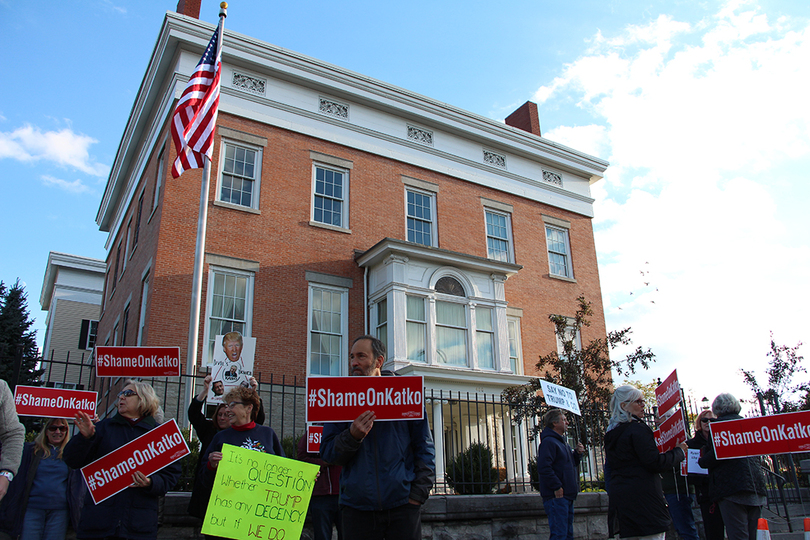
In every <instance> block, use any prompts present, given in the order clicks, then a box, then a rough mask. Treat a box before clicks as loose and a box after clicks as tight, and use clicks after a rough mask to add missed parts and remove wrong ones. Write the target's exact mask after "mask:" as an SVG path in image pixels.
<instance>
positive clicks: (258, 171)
mask: <svg viewBox="0 0 810 540" xmlns="http://www.w3.org/2000/svg"><path fill="white" fill-rule="evenodd" d="M218 130H219V131H220V133H222V129H221V128H218ZM228 145H231V146H241V147H242V148H246V149H249V150H253V151H254V152H256V163H255V164H254V166H253V170H254V173H255V178H254V180H253V197H252V199H251V201H250V206H243V205H241V204H235V203H232V202H230V201H223V200H222V199H220V195H221V193H222V172H223V171H224V169H225V147H226V146H228ZM263 151H264V150H263V148H262V147H261V146H257V145H255V144H251V143H249V142H246V141H242V140H238V139H235V138H234V139H230V138H225V136H224V135H223V137H222V140H221V141H220V145H219V164H218V170H217V190H216V193H215V195H214V204H215V205H216V206H223V207H226V208H233V209H234V210H245V211H253V212H254V213H258V211H259V201H260V199H261V187H262V186H261V184H262V153H263Z"/></svg>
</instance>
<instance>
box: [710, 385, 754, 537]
mask: <svg viewBox="0 0 810 540" xmlns="http://www.w3.org/2000/svg"><path fill="white" fill-rule="evenodd" d="M741 410H742V407H741V406H740V402H739V400H737V398H735V397H734V396H732V395H731V394H727V393H724V394H720V395H718V396H717V397H716V398H714V401H713V402H712V412H713V413H714V414H715V415H717V418H716V419H714V420H712V422H711V423H712V424H714V423H715V422H724V421H726V420H740V419H742V416H740V411H741ZM698 464H699V465H700V466H701V467H703V468H704V469H709V496H710V497H711V499H712V501H714V502H716V503H717V504H718V506H719V507H720V513H721V514H722V516H723V523H724V524H725V526H726V534H727V535H728V540H749V539H750V540H756V537H757V522H758V521H759V516H760V515H761V513H762V507H763V506H764V505H765V503H766V502H767V496H766V491H765V475H764V474H763V473H762V468H761V467H760V464H759V458H756V457H746V458H737V459H723V460H718V459H717V456H716V455H715V453H714V445H713V444H712V439H711V437H709V439H708V440H707V444H706V446H705V447H704V449H703V452H702V454H701V456H700V460H699V461H698Z"/></svg>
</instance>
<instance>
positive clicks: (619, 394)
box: [607, 384, 644, 431]
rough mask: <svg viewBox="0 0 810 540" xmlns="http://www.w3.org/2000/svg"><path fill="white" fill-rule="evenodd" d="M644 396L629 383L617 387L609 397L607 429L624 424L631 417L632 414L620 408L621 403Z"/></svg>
mask: <svg viewBox="0 0 810 540" xmlns="http://www.w3.org/2000/svg"><path fill="white" fill-rule="evenodd" d="M642 397H644V394H643V393H642V392H641V390H639V389H638V388H636V387H635V386H631V385H629V384H625V385H624V386H620V387H618V388H617V389H616V390H615V391H614V392H613V397H612V398H610V423H609V424H608V428H607V430H608V431H610V430H611V429H613V428H615V427H616V426H618V425H619V424H624V423H626V422H629V421H630V420H632V419H633V415H632V414H630V413H629V412H627V411H625V410H624V409H622V403H630V402H631V401H635V400H637V399H639V398H642Z"/></svg>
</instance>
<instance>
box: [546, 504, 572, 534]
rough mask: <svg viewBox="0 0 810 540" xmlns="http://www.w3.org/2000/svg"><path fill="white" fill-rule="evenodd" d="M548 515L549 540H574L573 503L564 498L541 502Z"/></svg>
mask: <svg viewBox="0 0 810 540" xmlns="http://www.w3.org/2000/svg"><path fill="white" fill-rule="evenodd" d="M543 508H545V509H546V514H547V515H548V528H549V537H548V538H549V540H574V501H569V500H568V499H566V498H565V497H560V498H559V499H558V498H556V497H555V498H554V499H548V500H547V501H543Z"/></svg>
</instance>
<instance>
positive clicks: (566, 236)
mask: <svg viewBox="0 0 810 540" xmlns="http://www.w3.org/2000/svg"><path fill="white" fill-rule="evenodd" d="M550 230H552V231H557V232H559V233H561V234H562V236H563V242H564V244H565V253H561V252H559V251H551V246H550V245H549V242H548V234H549V231H550ZM568 233H569V230H568V229H567V228H566V227H560V226H556V225H552V224H550V223H546V253H547V255H548V273H549V275H550V276H552V277H558V278H563V279H571V280H573V279H574V265H573V261H572V260H571V240H570V235H569V234H568ZM552 253H554V254H557V255H561V256H563V257H565V268H566V272H567V273H568V275H565V274H560V273H558V272H555V271H554V269H553V268H554V264H553V263H552V262H551V254H552Z"/></svg>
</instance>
